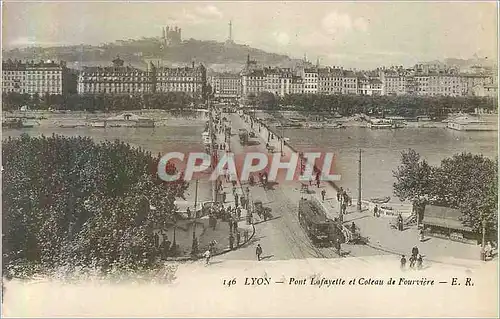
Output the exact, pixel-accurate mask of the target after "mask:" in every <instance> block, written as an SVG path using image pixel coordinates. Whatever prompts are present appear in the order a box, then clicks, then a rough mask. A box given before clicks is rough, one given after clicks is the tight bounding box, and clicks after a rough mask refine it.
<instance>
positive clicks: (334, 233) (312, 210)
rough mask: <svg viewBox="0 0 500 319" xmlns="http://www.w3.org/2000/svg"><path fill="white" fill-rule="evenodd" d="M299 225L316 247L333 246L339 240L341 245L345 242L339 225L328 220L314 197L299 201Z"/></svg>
mask: <svg viewBox="0 0 500 319" xmlns="http://www.w3.org/2000/svg"><path fill="white" fill-rule="evenodd" d="M299 223H300V225H301V226H302V228H303V229H304V231H305V232H306V234H307V236H308V237H309V239H311V241H312V243H313V245H315V246H317V247H331V246H334V245H335V243H336V241H337V239H340V242H341V243H344V242H345V238H344V235H343V233H342V226H341V224H340V223H339V222H338V221H335V220H332V219H330V218H328V217H327V215H326V209H325V208H324V207H323V205H321V203H319V201H318V200H317V199H316V198H314V197H313V198H311V199H307V198H302V199H301V200H300V202H299Z"/></svg>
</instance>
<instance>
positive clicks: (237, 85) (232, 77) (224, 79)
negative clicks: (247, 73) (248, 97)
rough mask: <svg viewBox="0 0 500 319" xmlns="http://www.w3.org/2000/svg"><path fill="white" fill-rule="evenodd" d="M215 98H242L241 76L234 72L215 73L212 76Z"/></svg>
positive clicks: (224, 99)
mask: <svg viewBox="0 0 500 319" xmlns="http://www.w3.org/2000/svg"><path fill="white" fill-rule="evenodd" d="M209 83H210V85H211V86H212V90H213V93H214V98H215V99H217V100H220V101H222V102H228V101H234V100H238V99H239V98H241V89H242V85H241V76H240V75H239V74H234V73H227V72H226V73H215V74H213V75H211V76H210V78H209Z"/></svg>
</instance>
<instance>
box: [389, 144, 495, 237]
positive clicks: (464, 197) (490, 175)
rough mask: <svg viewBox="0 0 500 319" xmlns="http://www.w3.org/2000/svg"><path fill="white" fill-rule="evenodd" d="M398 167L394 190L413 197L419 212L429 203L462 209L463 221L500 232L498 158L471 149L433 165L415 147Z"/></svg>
mask: <svg viewBox="0 0 500 319" xmlns="http://www.w3.org/2000/svg"><path fill="white" fill-rule="evenodd" d="M401 162H402V164H401V165H400V166H399V167H398V168H397V170H396V171H394V177H395V178H396V182H395V183H394V194H395V195H396V196H398V197H399V198H400V199H401V200H406V199H410V200H412V201H413V203H414V207H415V208H416V210H417V212H419V211H421V210H422V209H423V207H425V204H426V203H432V204H434V205H439V206H446V207H450V208H455V209H459V210H460V211H461V213H462V217H461V221H462V223H463V224H464V225H466V226H468V227H471V228H472V229H473V230H475V231H476V232H478V233H479V232H481V231H482V226H483V221H484V222H485V224H486V233H487V234H489V235H488V236H489V237H490V238H496V236H497V232H498V222H497V220H498V159H496V160H495V161H493V160H491V159H489V158H487V157H484V156H483V155H473V154H471V153H461V154H456V155H454V156H453V157H450V158H445V159H443V160H442V162H441V165H440V166H439V167H432V166H429V165H428V164H427V163H426V162H425V161H424V160H421V159H420V156H419V155H418V153H416V152H415V151H414V150H409V151H407V152H403V153H402V156H401Z"/></svg>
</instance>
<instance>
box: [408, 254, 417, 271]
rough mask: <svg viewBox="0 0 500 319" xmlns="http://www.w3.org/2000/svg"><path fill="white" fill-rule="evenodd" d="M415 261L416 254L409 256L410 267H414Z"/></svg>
mask: <svg viewBox="0 0 500 319" xmlns="http://www.w3.org/2000/svg"><path fill="white" fill-rule="evenodd" d="M416 261H417V256H413V255H412V256H411V257H410V268H411V269H414V268H415V263H416Z"/></svg>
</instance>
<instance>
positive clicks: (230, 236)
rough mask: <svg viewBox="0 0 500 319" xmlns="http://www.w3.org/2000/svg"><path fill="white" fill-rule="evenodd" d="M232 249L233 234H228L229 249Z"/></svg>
mask: <svg viewBox="0 0 500 319" xmlns="http://www.w3.org/2000/svg"><path fill="white" fill-rule="evenodd" d="M233 248H234V236H233V233H230V234H229V249H230V250H233Z"/></svg>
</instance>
